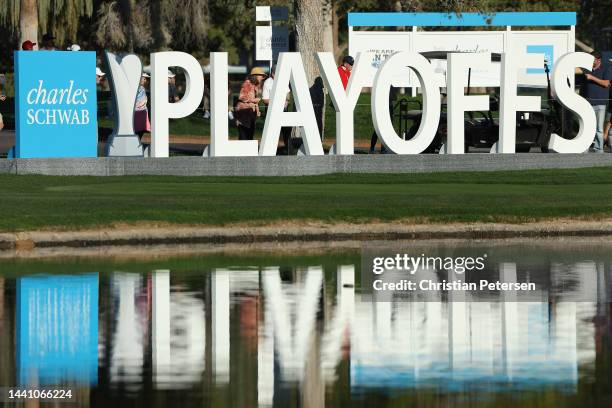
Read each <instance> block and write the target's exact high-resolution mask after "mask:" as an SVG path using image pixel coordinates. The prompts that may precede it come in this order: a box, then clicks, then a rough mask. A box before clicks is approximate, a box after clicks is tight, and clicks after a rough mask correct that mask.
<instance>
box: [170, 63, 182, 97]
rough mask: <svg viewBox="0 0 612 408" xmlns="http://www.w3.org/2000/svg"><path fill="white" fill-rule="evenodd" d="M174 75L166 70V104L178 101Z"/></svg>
mask: <svg viewBox="0 0 612 408" xmlns="http://www.w3.org/2000/svg"><path fill="white" fill-rule="evenodd" d="M175 77H176V75H174V72H172V71H170V70H168V102H170V103H174V102H178V101H179V99H180V98H179V97H178V93H177V92H176V80H175Z"/></svg>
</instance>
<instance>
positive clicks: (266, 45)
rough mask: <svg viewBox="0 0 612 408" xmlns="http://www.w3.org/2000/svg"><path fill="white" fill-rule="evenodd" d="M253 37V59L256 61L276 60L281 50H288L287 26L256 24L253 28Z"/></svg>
mask: <svg viewBox="0 0 612 408" xmlns="http://www.w3.org/2000/svg"><path fill="white" fill-rule="evenodd" d="M255 37H256V43H255V47H256V48H255V59H256V60H257V61H276V60H277V59H278V55H279V54H280V53H281V52H287V51H289V31H288V29H287V27H279V26H258V27H257V28H256V29H255Z"/></svg>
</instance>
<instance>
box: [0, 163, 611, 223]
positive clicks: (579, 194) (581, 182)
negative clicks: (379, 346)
mask: <svg viewBox="0 0 612 408" xmlns="http://www.w3.org/2000/svg"><path fill="white" fill-rule="evenodd" d="M611 176H612V168H590V169H580V170H537V171H535V170H534V171H513V172H481V173H435V174H377V175H372V174H334V175H326V176H309V177H266V178H258V177H248V178H239V177H157V176H147V177H51V176H16V175H0V185H1V186H2V196H1V198H0V232H9V231H26V230H37V229H62V230H66V229H82V228H92V227H105V226H112V225H117V224H124V223H128V224H130V223H137V222H153V223H159V222H163V223H177V224H205V225H227V224H233V223H252V224H256V225H265V224H266V223H269V222H277V221H287V220H289V221H295V222H298V223H299V222H301V221H306V220H319V221H324V222H338V221H342V222H356V223H364V222H370V221H397V220H403V221H404V222H406V221H408V222H410V221H412V222H415V223H416V222H418V223H423V222H429V223H445V222H529V221H538V220H545V219H554V218H561V217H563V218H568V217H569V218H576V219H595V220H596V219H601V218H606V217H612V177H611Z"/></svg>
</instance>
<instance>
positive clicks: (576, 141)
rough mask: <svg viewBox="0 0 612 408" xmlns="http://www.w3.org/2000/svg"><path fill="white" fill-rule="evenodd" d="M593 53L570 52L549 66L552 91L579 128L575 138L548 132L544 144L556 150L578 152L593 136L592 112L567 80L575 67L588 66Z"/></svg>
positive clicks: (591, 108)
mask: <svg viewBox="0 0 612 408" xmlns="http://www.w3.org/2000/svg"><path fill="white" fill-rule="evenodd" d="M593 59H594V58H593V56H592V55H590V54H587V53H584V52H570V53H568V54H565V55H564V56H562V57H561V58H560V59H559V60H558V61H557V62H556V63H555V67H554V69H553V76H552V91H553V95H556V96H557V98H558V99H559V102H560V103H561V105H563V106H564V107H566V108H567V109H569V110H570V111H572V112H574V113H575V114H576V115H577V116H578V121H579V122H580V130H579V131H578V134H577V135H576V137H575V138H573V139H571V140H568V139H564V138H562V137H561V136H559V135H556V134H554V133H553V134H552V135H551V137H550V142H549V144H548V147H549V148H551V149H552V150H554V151H556V152H558V153H582V152H584V151H585V150H587V149H588V148H589V146H590V145H591V143H592V142H593V136H594V135H595V130H596V124H595V121H596V119H595V111H594V110H593V107H592V106H591V104H590V103H589V102H588V101H587V100H586V99H584V98H583V97H581V96H580V95H578V94H576V93H575V92H574V90H573V89H572V87H570V86H569V85H568V83H567V78H568V77H570V76H573V75H574V69H575V67H580V68H585V69H589V70H590V69H592V67H593Z"/></svg>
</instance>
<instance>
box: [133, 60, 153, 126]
mask: <svg viewBox="0 0 612 408" xmlns="http://www.w3.org/2000/svg"><path fill="white" fill-rule="evenodd" d="M149 78H150V75H149V74H147V73H146V72H143V73H142V76H141V77H140V85H139V86H138V92H137V93H136V104H135V106H134V131H135V132H136V134H137V135H138V136H140V138H142V136H143V135H144V134H145V133H146V132H150V131H151V122H150V121H149V111H148V110H147V103H148V102H149V98H148V97H147V90H146V88H145V87H146V85H147V82H148V80H149Z"/></svg>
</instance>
